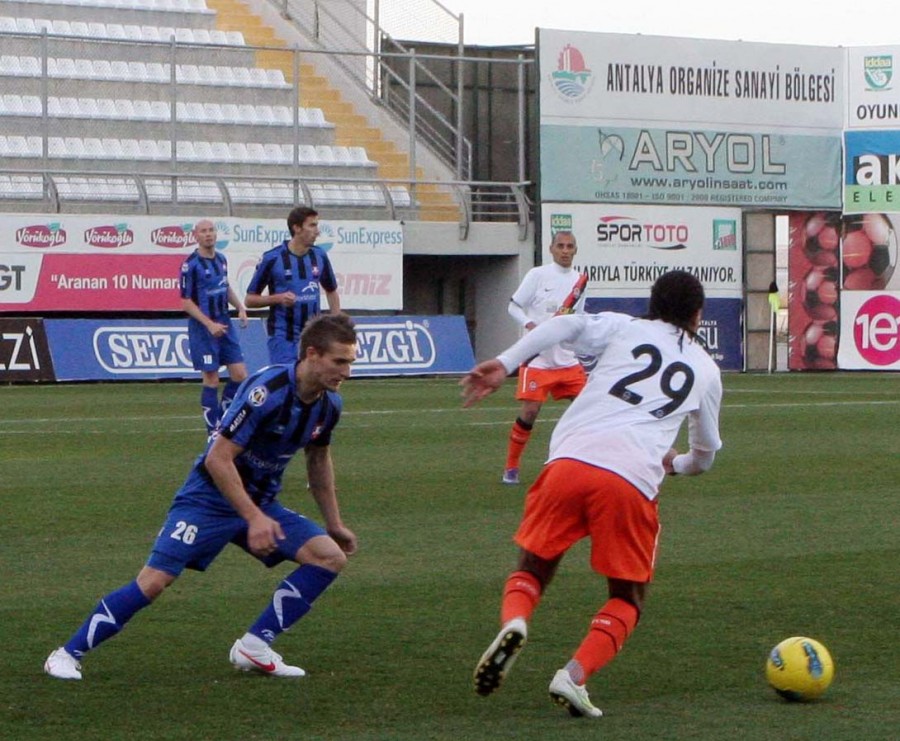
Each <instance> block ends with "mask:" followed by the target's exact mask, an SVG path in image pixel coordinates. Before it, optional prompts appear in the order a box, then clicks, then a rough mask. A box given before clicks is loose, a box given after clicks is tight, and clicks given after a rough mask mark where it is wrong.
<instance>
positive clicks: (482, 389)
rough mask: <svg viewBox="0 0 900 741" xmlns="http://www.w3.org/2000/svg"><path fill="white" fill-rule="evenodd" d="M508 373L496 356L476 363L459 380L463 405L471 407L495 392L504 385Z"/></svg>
mask: <svg viewBox="0 0 900 741" xmlns="http://www.w3.org/2000/svg"><path fill="white" fill-rule="evenodd" d="M506 374H507V370H506V368H505V367H504V366H503V364H502V363H501V362H500V361H499V360H497V359H496V358H495V359H493V360H485V361H484V362H483V363H479V364H478V365H476V366H475V367H474V368H472V370H470V371H469V372H468V373H467V374H466V375H465V376H463V378H462V380H461V381H460V382H459V385H460V386H462V397H463V406H464V407H470V406H472V405H473V404H475V403H477V402H479V401H481V400H482V399H483V398H484V397H486V396H488V395H489V394H492V393H494V392H495V391H496V390H497V389H498V388H500V387H501V386H502V385H503V381H504V380H506Z"/></svg>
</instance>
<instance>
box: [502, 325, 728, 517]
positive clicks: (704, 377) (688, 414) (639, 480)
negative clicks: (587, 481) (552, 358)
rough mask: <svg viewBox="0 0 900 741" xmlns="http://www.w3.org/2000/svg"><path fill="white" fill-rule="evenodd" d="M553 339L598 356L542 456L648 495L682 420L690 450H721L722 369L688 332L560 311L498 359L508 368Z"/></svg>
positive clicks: (655, 486) (659, 476)
mask: <svg viewBox="0 0 900 741" xmlns="http://www.w3.org/2000/svg"><path fill="white" fill-rule="evenodd" d="M557 343H565V344H566V346H568V347H570V348H571V349H572V350H574V351H575V352H578V353H585V354H592V355H597V356H598V361H597V366H596V367H595V368H594V370H593V371H591V373H590V375H589V377H588V382H587V385H586V386H585V387H584V390H583V391H582V392H581V394H580V395H579V396H578V397H577V398H576V399H575V400H574V401H573V402H572V404H571V405H570V406H569V407H568V409H566V411H565V413H564V414H563V416H562V417H561V418H560V420H559V422H558V423H557V425H556V428H555V429H554V431H553V436H552V437H551V439H550V455H549V458H548V461H552V460H556V459H557V458H573V459H575V460H579V461H584V462H585V463H589V464H591V465H594V466H598V467H600V468H605V469H607V470H610V471H613V472H614V473H617V474H619V475H620V476H622V477H623V478H624V479H626V480H627V481H629V482H631V483H632V484H634V486H636V487H637V488H638V489H639V490H640V491H641V492H642V493H643V494H644V496H646V497H647V498H648V499H651V500H652V499H655V498H656V496H657V494H658V492H659V485H660V483H661V482H662V479H663V476H664V475H665V471H664V469H663V464H662V461H663V457H664V456H665V454H666V453H667V452H668V450H669V449H670V448H671V447H672V446H673V445H674V443H675V439H676V437H677V436H678V430H679V429H680V427H681V424H682V422H683V421H684V420H685V418H687V420H688V443H689V445H690V448H691V449H692V450H699V451H706V452H710V453H714V452H715V451H717V450H718V449H719V448H721V447H722V440H721V438H720V437H719V407H720V406H721V401H722V379H721V374H720V372H719V368H718V366H717V365H716V364H715V362H714V361H713V360H712V358H710V356H709V354H708V353H707V352H706V350H705V349H704V348H703V347H702V346H701V345H700V344H699V342H698V341H697V340H695V339H693V338H692V337H691V336H690V334H689V333H687V332H684V331H683V330H681V329H679V328H677V327H675V326H673V325H671V324H668V323H667V322H663V321H660V320H649V319H637V318H634V317H631V316H628V315H625V314H617V313H613V312H603V313H600V314H581V315H577V314H576V315H569V316H561V317H556V318H554V319H552V320H551V321H549V322H547V323H545V324H543V325H542V326H540V327H536V328H535V329H534V330H532V331H531V332H530V333H529V334H528V335H526V336H525V337H523V338H522V339H521V340H520V341H519V342H517V343H516V344H515V345H513V347H512V348H510V349H509V350H507V351H506V352H505V353H503V354H501V355H500V356H498V360H499V361H500V362H501V363H503V365H504V367H505V368H506V369H507V370H508V371H510V372H511V371H512V370H513V369H514V368H516V367H517V366H518V365H519V364H520V363H521V362H522V361H523V360H525V359H526V358H529V357H531V356H532V355H533V354H534V353H535V352H537V351H538V350H539V349H540V348H541V347H544V346H547V345H550V344H557Z"/></svg>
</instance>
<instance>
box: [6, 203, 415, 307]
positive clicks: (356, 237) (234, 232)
mask: <svg viewBox="0 0 900 741" xmlns="http://www.w3.org/2000/svg"><path fill="white" fill-rule="evenodd" d="M213 221H214V222H215V224H216V228H217V231H218V241H217V243H216V248H217V249H219V250H221V251H222V252H223V253H224V254H225V256H226V258H227V259H228V270H229V280H230V282H231V284H232V286H233V287H234V288H235V290H236V291H237V292H238V295H240V296H242V297H243V295H244V294H245V292H246V287H247V285H248V284H249V282H250V278H251V276H252V274H253V270H254V268H255V267H256V263H257V261H258V260H259V257H260V255H262V253H263V252H265V251H266V250H267V249H270V248H271V247H273V246H275V245H276V244H278V243H280V242H281V241H282V240H284V239H286V238H287V226H286V224H285V222H284V221H283V220H276V219H263V220H253V219H236V218H220V219H214V220H213ZM193 227H194V222H193V221H183V220H180V219H178V218H176V217H159V216H133V217H128V218H127V219H122V218H121V217H119V216H116V217H113V216H103V215H100V216H83V215H69V214H54V215H46V214H43V215H20V214H5V215H2V216H0V311H15V312H32V311H34V312H43V311H85V312H97V311H172V310H178V309H180V307H181V299H180V297H179V277H180V275H181V263H182V262H183V261H184V259H185V257H187V256H188V255H189V254H190V253H191V252H192V251H193V250H194V249H195V248H196V243H195V242H194V238H193V233H192V231H193ZM320 229H321V232H322V233H321V235H320V237H319V240H318V242H317V244H318V246H320V247H322V249H324V250H326V252H327V253H328V256H329V258H330V259H331V262H332V265H333V266H334V269H335V272H336V273H337V274H338V281H339V286H340V293H341V306H342V308H345V309H349V310H354V309H361V310H369V311H372V310H374V311H378V310H399V309H401V308H402V304H403V227H402V225H401V224H400V222H394V221H371V222H369V221H322V222H321V223H320Z"/></svg>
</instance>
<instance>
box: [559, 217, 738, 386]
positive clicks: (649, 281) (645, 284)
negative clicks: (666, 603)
mask: <svg viewBox="0 0 900 741" xmlns="http://www.w3.org/2000/svg"><path fill="white" fill-rule="evenodd" d="M543 212H544V219H545V221H544V224H543V233H544V234H546V235H551V234H554V233H555V232H557V231H560V230H566V231H571V232H572V233H573V234H574V235H575V238H576V240H577V243H578V253H577V254H576V256H575V263H574V265H575V269H576V270H577V271H579V272H581V273H586V274H587V276H588V283H587V288H586V294H587V299H586V302H585V309H586V310H587V311H588V312H590V313H596V312H598V311H621V312H624V313H628V314H634V315H641V314H643V313H645V312H646V310H647V303H648V298H649V296H650V287H651V286H652V285H653V282H654V281H655V280H656V279H657V278H658V277H659V276H660V275H662V274H663V273H665V272H666V271H668V270H673V269H681V270H689V271H690V272H691V273H693V274H694V275H696V276H697V277H698V278H699V279H700V280H701V281H702V283H703V285H704V288H705V290H706V295H707V301H706V305H705V307H704V312H703V321H702V324H701V327H700V335H701V337H702V338H703V339H704V341H705V342H706V345H707V348H708V349H709V352H710V354H711V355H712V357H713V359H715V360H716V362H717V363H718V364H719V366H720V367H722V368H725V369H731V370H739V369H741V368H742V366H743V355H742V351H741V348H742V325H741V312H742V305H743V300H742V296H743V293H742V291H743V270H742V260H741V252H740V249H739V247H738V245H739V244H740V243H741V212H740V210H739V209H734V208H683V207H681V208H679V207H666V206H628V205H609V204H574V203H546V204H544V210H543ZM544 241H545V247H544V250H545V254H544V262H548V261H550V260H551V259H552V258H551V256H550V253H549V249H548V247H549V243H550V239H549V238H548V239H546V240H544Z"/></svg>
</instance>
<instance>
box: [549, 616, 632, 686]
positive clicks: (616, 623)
mask: <svg viewBox="0 0 900 741" xmlns="http://www.w3.org/2000/svg"><path fill="white" fill-rule="evenodd" d="M639 617H640V613H639V612H638V609H637V607H635V606H634V605H633V604H631V603H630V602H626V601H625V600H622V599H611V600H609V602H607V603H606V604H605V605H603V607H601V608H600V610H599V611H598V612H597V614H596V615H594V619H593V620H592V621H591V629H590V630H589V631H588V634H587V636H585V639H584V640H583V641H582V643H581V645H580V646H579V647H578V650H577V651H576V652H575V656H574V657H573V661H572V662H570V664H569V666H568V667H567V668H568V669H569V674H571V675H572V679H573V680H574V681H575V682H577V683H578V684H584V683H585V682H586V681H587V680H588V678H589V677H590V676H591V675H592V674H594V672H596V671H597V670H598V669H600V668H601V667H602V666H604V665H605V664H606V663H607V662H609V661H611V660H612V659H613V658H614V657H615V655H616V654H617V653H619V651H620V650H621V649H622V646H623V645H624V644H625V641H626V640H627V639H628V636H629V635H631V631H633V630H634V626H635V625H637V621H638V618H639ZM573 663H577V664H578V665H579V666H578V667H572V666H571V664H573ZM573 669H575V671H573ZM578 669H581V672H578V671H577V670H578ZM579 673H580V674H581V676H578V674H579Z"/></svg>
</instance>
